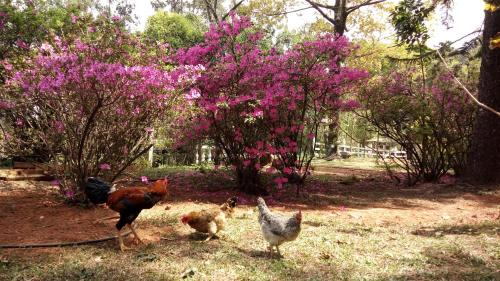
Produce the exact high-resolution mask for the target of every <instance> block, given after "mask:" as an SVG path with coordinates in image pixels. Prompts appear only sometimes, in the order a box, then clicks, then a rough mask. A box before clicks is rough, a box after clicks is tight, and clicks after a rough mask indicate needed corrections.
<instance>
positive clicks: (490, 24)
mask: <svg viewBox="0 0 500 281" xmlns="http://www.w3.org/2000/svg"><path fill="white" fill-rule="evenodd" d="M497 2H500V1H497ZM497 4H498V3H497ZM499 32H500V10H497V11H496V12H490V11H486V12H485V21H484V30H483V45H482V61H481V74H480V78H479V97H478V98H479V101H481V102H483V103H485V104H487V105H489V106H490V107H492V108H494V109H495V110H497V111H499V110H500V48H495V49H490V48H489V45H490V40H491V38H492V37H493V36H495V35H496V34H497V33H499ZM467 170H468V171H467V177H468V179H469V180H470V181H472V182H475V183H481V184H487V183H488V184H492V183H500V118H498V116H496V115H494V114H493V113H491V112H489V111H486V110H484V109H482V108H480V109H479V112H478V115H477V117H476V120H475V123H474V129H473V133H472V143H471V151H470V157H469V162H468V169H467Z"/></svg>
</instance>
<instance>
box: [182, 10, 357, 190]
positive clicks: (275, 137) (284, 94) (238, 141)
mask: <svg viewBox="0 0 500 281" xmlns="http://www.w3.org/2000/svg"><path fill="white" fill-rule="evenodd" d="M261 38H262V34H261V33H260V32H257V31H255V30H253V29H252V25H251V22H250V21H249V19H248V18H245V17H238V16H236V15H234V14H233V15H231V20H230V21H227V22H221V23H220V24H218V25H214V26H212V27H211V28H210V31H209V32H208V33H207V34H206V35H205V42H203V43H202V44H199V45H197V46H194V47H192V48H190V49H187V50H180V51H179V52H178V53H177V60H178V62H179V63H180V64H181V65H186V64H187V65H190V64H192V65H203V66H204V68H205V71H204V72H203V73H202V74H201V76H200V77H199V78H198V80H197V83H196V84H195V87H194V88H193V89H192V90H191V91H190V93H189V94H188V95H186V99H187V100H189V102H190V104H191V106H192V107H196V108H197V109H198V111H197V114H196V115H195V116H192V117H191V119H192V122H191V124H190V125H191V126H192V127H190V129H189V130H186V131H185V134H184V135H183V137H184V138H183V139H182V140H181V141H180V142H179V144H184V143H186V142H187V141H188V140H189V139H199V138H203V137H205V136H209V137H211V138H212V139H213V140H214V142H215V144H216V145H217V146H218V147H219V148H221V149H222V150H223V151H224V153H225V155H226V157H227V160H228V163H227V164H231V165H233V166H234V167H236V169H237V170H239V171H241V170H246V169H257V170H258V169H260V168H261V167H262V166H263V164H265V163H261V162H262V161H261V159H262V158H263V157H266V156H269V155H274V157H277V158H280V159H281V161H282V163H283V165H282V166H281V167H279V168H278V169H279V170H280V171H281V172H282V173H283V174H284V176H287V177H290V176H292V175H293V174H294V173H301V175H305V174H306V173H307V168H306V166H307V165H306V162H307V161H310V159H311V155H312V154H311V153H313V149H314V148H313V144H312V142H313V139H314V138H315V135H316V132H317V128H318V126H319V123H320V122H321V120H322V118H323V117H325V116H326V115H327V114H331V113H333V112H335V111H338V110H342V109H352V108H354V107H355V106H356V103H355V102H353V101H342V99H341V96H342V94H343V93H346V92H347V91H349V89H350V88H351V87H352V86H353V85H354V82H356V81H358V80H360V79H363V78H365V77H367V73H366V72H365V71H360V70H357V69H351V68H348V67H345V66H342V64H341V62H342V60H343V59H344V58H345V57H346V56H348V55H349V54H350V53H351V52H352V50H353V46H352V45H351V44H350V43H349V42H348V40H347V39H346V38H345V37H338V36H335V35H332V34H327V35H324V36H321V37H319V38H317V40H315V41H311V42H304V43H301V44H297V45H296V46H294V47H293V48H291V49H290V50H288V51H285V52H282V53H280V52H277V51H276V50H273V49H271V50H266V49H263V48H262V47H261V44H260V42H261V41H260V40H261ZM191 112H192V111H191ZM183 121H184V120H183ZM299 154H302V155H305V154H307V155H308V157H303V158H300V159H299V157H298V155H299ZM238 174H245V173H238ZM280 183H281V184H282V183H283V182H280Z"/></svg>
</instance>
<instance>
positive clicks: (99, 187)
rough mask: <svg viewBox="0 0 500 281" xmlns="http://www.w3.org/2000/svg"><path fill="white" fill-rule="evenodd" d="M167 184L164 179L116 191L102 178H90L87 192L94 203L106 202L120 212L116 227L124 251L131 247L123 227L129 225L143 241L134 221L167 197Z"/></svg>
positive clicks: (138, 239) (121, 248) (137, 237)
mask: <svg viewBox="0 0 500 281" xmlns="http://www.w3.org/2000/svg"><path fill="white" fill-rule="evenodd" d="M167 184H168V181H167V179H164V180H158V181H156V182H155V183H153V184H152V185H151V186H148V187H131V188H122V189H119V190H116V191H114V190H113V188H111V187H110V186H109V185H108V184H107V183H105V182H103V181H102V180H100V179H97V178H88V180H87V184H86V189H85V193H86V195H87V197H88V198H89V200H90V201H91V202H92V203H94V204H102V203H106V205H108V207H109V208H110V209H111V210H113V211H116V212H118V213H120V217H119V218H120V219H119V220H118V222H117V223H116V228H117V229H118V244H119V246H120V250H122V251H124V250H127V249H129V248H128V247H126V246H125V245H124V244H123V238H122V234H121V230H122V228H123V227H124V226H125V225H127V226H128V227H129V228H130V230H131V231H132V233H133V234H134V237H135V239H136V240H137V241H138V242H140V243H142V240H141V239H140V238H139V235H137V232H136V231H135V229H134V227H133V225H132V222H134V220H135V219H136V218H137V217H138V216H139V214H140V213H141V211H142V210H144V209H151V208H152V207H153V206H154V205H155V204H156V203H158V202H159V201H160V200H162V199H163V198H164V197H165V195H166V194H167ZM106 219H107V218H106Z"/></svg>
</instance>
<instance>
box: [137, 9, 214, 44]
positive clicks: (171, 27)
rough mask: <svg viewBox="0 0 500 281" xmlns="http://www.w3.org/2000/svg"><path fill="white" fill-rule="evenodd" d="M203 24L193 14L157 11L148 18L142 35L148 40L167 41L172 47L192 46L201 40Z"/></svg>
mask: <svg viewBox="0 0 500 281" xmlns="http://www.w3.org/2000/svg"><path fill="white" fill-rule="evenodd" d="M204 30H205V26H204V25H203V24H202V23H201V21H200V19H199V18H198V17H197V16H195V15H193V14H190V15H186V16H184V15H180V14H176V13H167V12H164V11H157V12H156V13H155V14H154V15H152V16H151V17H149V18H148V21H147V23H146V28H145V30H144V36H145V37H146V38H148V39H150V40H153V41H156V42H161V43H168V44H169V45H170V46H171V47H173V48H174V49H177V48H186V47H190V46H193V45H195V44H197V43H199V42H201V40H203V32H204Z"/></svg>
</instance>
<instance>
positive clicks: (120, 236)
mask: <svg viewBox="0 0 500 281" xmlns="http://www.w3.org/2000/svg"><path fill="white" fill-rule="evenodd" d="M118 246H120V251H122V252H124V251H126V250H130V248H129V247H127V246H125V244H123V237H122V231H121V229H120V230H118Z"/></svg>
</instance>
